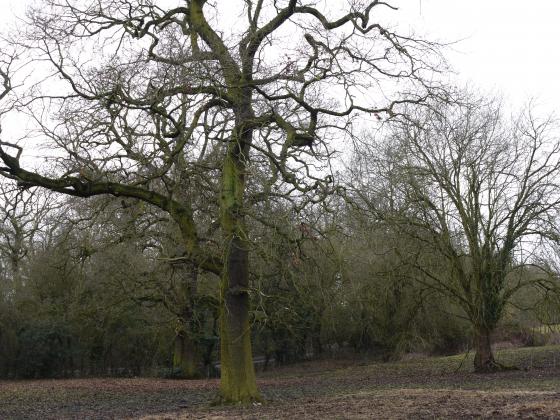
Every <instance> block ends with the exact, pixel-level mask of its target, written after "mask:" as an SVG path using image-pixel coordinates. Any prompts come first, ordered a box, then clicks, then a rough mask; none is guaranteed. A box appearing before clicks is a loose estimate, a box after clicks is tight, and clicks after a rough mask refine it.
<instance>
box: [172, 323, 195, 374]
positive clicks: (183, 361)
mask: <svg viewBox="0 0 560 420" xmlns="http://www.w3.org/2000/svg"><path fill="white" fill-rule="evenodd" d="M200 361H201V357H200V352H199V351H198V348H197V345H196V342H195V340H194V339H193V338H192V337H190V336H189V334H188V332H187V331H184V330H183V331H177V333H176V335H175V346H174V351H173V371H174V374H175V375H177V376H180V377H182V378H187V379H194V378H198V377H200V372H199V367H200Z"/></svg>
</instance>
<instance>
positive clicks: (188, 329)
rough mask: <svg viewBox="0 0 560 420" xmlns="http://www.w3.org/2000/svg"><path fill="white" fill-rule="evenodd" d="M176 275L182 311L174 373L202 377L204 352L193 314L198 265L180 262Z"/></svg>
mask: <svg viewBox="0 0 560 420" xmlns="http://www.w3.org/2000/svg"><path fill="white" fill-rule="evenodd" d="M173 271H174V275H177V276H180V278H179V281H178V284H179V285H180V286H179V290H178V291H177V295H178V296H177V297H178V301H177V304H178V305H179V308H180V312H179V314H178V315H179V317H178V319H177V324H178V325H177V328H176V332H175V345H174V349H173V374H174V375H175V376H178V377H182V378H186V379H194V378H198V377H200V370H199V369H200V367H201V360H202V352H201V350H200V348H199V343H198V341H197V339H196V337H197V335H198V333H199V331H198V327H197V325H196V323H195V322H194V319H193V316H194V314H195V310H196V308H195V302H196V299H195V298H196V294H197V286H198V267H197V266H196V265H195V264H191V263H180V264H176V265H175V266H174V267H173Z"/></svg>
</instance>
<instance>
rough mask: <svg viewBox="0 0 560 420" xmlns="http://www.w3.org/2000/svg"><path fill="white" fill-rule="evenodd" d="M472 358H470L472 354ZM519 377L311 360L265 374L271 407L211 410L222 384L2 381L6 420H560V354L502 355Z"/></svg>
mask: <svg viewBox="0 0 560 420" xmlns="http://www.w3.org/2000/svg"><path fill="white" fill-rule="evenodd" d="M469 357H470V356H469ZM498 357H499V359H500V360H501V361H503V362H505V363H509V364H516V365H517V366H519V367H520V369H519V370H515V371H508V372H502V373H498V374H492V375H480V374H474V373H471V372H470V371H469V369H470V366H471V364H470V363H469V360H465V361H464V363H463V364H462V365H461V361H462V360H463V359H464V356H452V357H444V358H411V359H409V360H405V361H401V362H395V363H385V364H383V363H376V362H370V361H366V360H361V361H356V360H353V361H352V360H338V361H316V362H307V363H302V364H299V365H294V366H289V367H286V368H280V369H275V370H272V371H269V372H264V373H261V374H260V375H259V387H260V389H262V392H263V396H264V402H263V404H260V405H251V406H249V407H241V406H213V405H212V402H213V400H214V398H215V396H216V393H217V389H218V381H217V380H215V379H209V380H199V381H178V380H163V379H154V378H127V379H114V378H105V379H103V378H95V379H66V380H35V381H12V382H8V381H3V382H0V401H2V405H1V406H0V418H3V419H4V418H6V419H20V418H25V419H38V418H41V419H72V418H92V419H93V418H95V419H110V418H145V419H189V418H216V419H219V418H259V419H260V418H325V419H326V418H372V417H375V418H434V417H451V418H470V417H491V418H511V417H521V418H547V417H558V416H560V367H558V364H560V347H558V346H553V347H552V346H551V347H541V348H526V349H516V350H505V351H502V352H499V353H498Z"/></svg>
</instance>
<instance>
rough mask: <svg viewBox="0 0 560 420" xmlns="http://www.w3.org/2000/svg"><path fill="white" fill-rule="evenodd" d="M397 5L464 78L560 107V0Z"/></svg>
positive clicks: (15, 4) (19, 6) (418, 0)
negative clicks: (443, 47)
mask: <svg viewBox="0 0 560 420" xmlns="http://www.w3.org/2000/svg"><path fill="white" fill-rule="evenodd" d="M219 1H226V0H219ZM219 1H218V2H219ZM29 2H30V0H0V5H2V8H1V9H0V24H1V23H7V22H10V21H12V22H13V21H14V20H13V15H12V12H16V13H19V14H21V13H23V10H24V9H25V5H26V4H28V3H29ZM344 2H345V1H344V0H341V3H344ZM395 4H397V5H399V7H400V8H401V10H400V11H399V12H396V13H395V15H394V16H395V17H396V18H398V19H399V21H401V24H402V25H404V26H405V27H409V28H412V29H413V30H414V31H415V32H416V33H418V34H421V35H424V36H425V37H427V38H428V39H437V40H440V41H445V42H450V41H459V40H460V41H459V42H458V43H456V44H455V45H454V46H452V47H450V48H449V50H448V52H447V54H446V55H447V57H448V59H449V61H450V62H451V64H452V65H453V67H454V68H455V69H456V71H457V73H458V78H459V80H460V81H461V82H462V83H469V84H473V85H475V86H479V87H481V88H483V89H485V90H494V91H496V92H499V93H501V94H503V95H504V97H505V98H506V99H509V100H510V101H511V102H513V104H515V105H519V104H521V103H522V102H524V101H525V100H526V99H528V98H536V99H538V102H539V103H540V104H541V105H543V106H545V108H546V109H547V110H548V111H560V106H559V104H560V99H558V98H560V76H559V73H560V72H559V70H558V66H559V64H560V48H559V47H558V40H560V24H559V23H558V19H559V17H560V1H553V0H534V1H531V2H529V1H522V0H469V1H464V0H400V1H396V2H395ZM559 113H560V112H559Z"/></svg>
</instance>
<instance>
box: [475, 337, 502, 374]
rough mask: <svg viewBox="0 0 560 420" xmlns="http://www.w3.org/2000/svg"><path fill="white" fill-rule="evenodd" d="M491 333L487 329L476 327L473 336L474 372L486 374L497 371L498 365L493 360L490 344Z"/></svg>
mask: <svg viewBox="0 0 560 420" xmlns="http://www.w3.org/2000/svg"><path fill="white" fill-rule="evenodd" d="M491 335H492V331H491V330H490V329H489V328H487V327H482V326H477V327H476V331H475V335H474V348H475V351H476V353H475V356H474V370H475V372H480V373H488V372H495V371H496V370H499V367H500V365H499V364H498V363H496V361H495V360H494V354H493V353H492V342H491Z"/></svg>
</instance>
